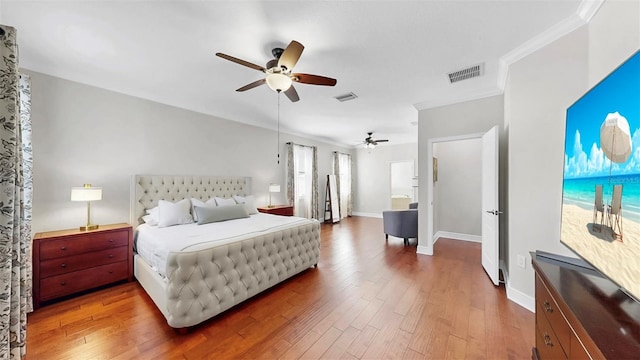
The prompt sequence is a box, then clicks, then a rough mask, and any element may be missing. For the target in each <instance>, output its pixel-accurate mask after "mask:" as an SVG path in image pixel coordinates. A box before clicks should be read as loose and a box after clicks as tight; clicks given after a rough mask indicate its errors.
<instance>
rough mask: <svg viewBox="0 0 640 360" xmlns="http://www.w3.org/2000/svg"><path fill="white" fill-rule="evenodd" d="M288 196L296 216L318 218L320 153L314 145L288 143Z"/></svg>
mask: <svg viewBox="0 0 640 360" xmlns="http://www.w3.org/2000/svg"><path fill="white" fill-rule="evenodd" d="M287 146H288V148H287V154H288V159H287V198H288V201H289V204H292V205H293V209H294V210H293V211H294V215H295V216H300V217H305V218H311V219H317V218H318V155H317V149H316V148H315V147H313V146H304V145H298V144H293V143H288V144H287Z"/></svg>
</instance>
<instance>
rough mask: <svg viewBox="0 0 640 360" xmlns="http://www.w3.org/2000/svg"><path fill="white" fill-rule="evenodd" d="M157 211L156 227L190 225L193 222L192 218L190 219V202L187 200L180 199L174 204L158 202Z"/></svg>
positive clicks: (163, 201)
mask: <svg viewBox="0 0 640 360" xmlns="http://www.w3.org/2000/svg"><path fill="white" fill-rule="evenodd" d="M158 209H159V213H160V219H159V220H158V227H167V226H172V225H183V224H191V223H192V222H193V218H192V217H191V201H189V199H182V200H180V201H178V202H177V203H175V204H174V203H172V202H169V201H165V200H160V201H158Z"/></svg>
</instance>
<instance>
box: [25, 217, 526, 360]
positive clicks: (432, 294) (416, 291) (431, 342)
mask: <svg viewBox="0 0 640 360" xmlns="http://www.w3.org/2000/svg"><path fill="white" fill-rule="evenodd" d="M415 251H416V248H415V240H412V242H411V245H410V246H404V245H403V240H402V239H398V238H393V237H390V238H389V241H388V243H387V242H385V239H384V234H383V233H382V220H381V219H374V218H364V217H353V218H349V219H345V220H343V221H341V222H340V223H338V224H334V225H323V226H322V249H321V255H320V263H319V265H318V268H317V269H310V270H308V271H305V272H304V273H302V274H300V275H298V276H295V277H294V278H292V279H290V280H289V281H286V282H285V283H284V284H281V285H279V286H276V287H275V288H274V289H272V290H270V291H268V292H266V293H263V294H260V295H258V296H257V297H254V298H252V299H249V300H248V301H246V302H245V303H243V304H241V305H239V306H237V307H235V308H233V309H231V310H229V311H227V312H225V313H223V314H221V315H219V316H217V317H216V318H214V319H212V320H210V321H207V322H206V323H204V324H201V325H199V326H196V327H195V328H193V329H192V330H191V331H190V332H189V333H188V334H186V335H181V334H178V333H176V332H175V331H174V330H173V329H171V328H170V327H169V326H168V325H167V324H166V321H165V319H164V317H163V316H162V314H161V313H160V312H159V311H158V309H157V308H156V307H155V305H154V304H153V302H152V301H151V299H150V298H149V297H148V296H147V295H146V293H145V292H144V290H143V289H142V288H141V287H140V285H139V284H138V283H137V282H133V283H127V284H122V285H117V286H115V287H111V288H108V289H104V290H101V291H98V292H94V293H90V294H87V295H84V296H81V297H77V298H73V299H70V300H66V301H64V302H60V303H57V304H53V305H49V306H45V307H43V308H41V309H39V310H37V311H36V312H34V313H32V314H30V315H29V318H28V322H27V358H28V359H226V358H241V359H276V358H281V359H297V358H303V359H316V358H323V359H365V358H366V359H370V358H374V359H380V358H398V359H400V358H403V359H405V358H406V359H422V358H428V359H525V358H530V354H531V346H532V345H533V344H534V315H533V314H532V313H530V312H529V311H528V310H525V309H524V308H522V307H520V306H519V305H516V304H515V303H512V302H510V301H508V300H507V299H506V294H505V290H504V287H503V286H501V287H494V286H493V284H492V283H491V281H490V280H489V278H488V277H487V275H486V274H485V273H484V270H483V269H482V266H481V264H480V244H478V243H471V242H465V241H457V240H448V239H440V240H439V241H438V242H436V244H435V247H434V251H435V254H436V255H435V256H433V257H431V256H425V255H417V254H416V252H415Z"/></svg>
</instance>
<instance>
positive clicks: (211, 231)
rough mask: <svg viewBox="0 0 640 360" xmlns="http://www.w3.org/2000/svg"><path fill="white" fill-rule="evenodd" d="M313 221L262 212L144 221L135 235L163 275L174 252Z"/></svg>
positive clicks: (138, 249)
mask: <svg viewBox="0 0 640 360" xmlns="http://www.w3.org/2000/svg"><path fill="white" fill-rule="evenodd" d="M308 222H310V220H308V219H305V218H300V217H285V216H278V215H271V214H263V213H258V214H254V215H251V216H250V217H248V218H243V219H235V220H230V221H221V222H215V223H209V224H204V225H198V224H196V223H193V224H187V225H177V226H170V227H163V228H159V227H157V226H150V225H148V224H142V225H140V226H138V228H137V229H136V232H135V235H134V239H135V240H134V247H135V248H134V249H135V251H136V252H137V253H138V254H139V255H140V256H141V257H142V258H144V259H145V261H146V262H147V263H148V264H149V266H150V267H151V268H152V269H153V270H154V271H156V272H158V274H159V275H160V276H162V277H164V276H165V275H166V273H167V259H168V256H169V254H170V253H171V252H195V251H199V250H203V249H208V248H213V247H217V246H223V245H227V244H230V243H232V242H236V241H241V240H244V239H248V238H250V237H255V236H258V235H262V234H267V233H269V232H274V231H279V230H284V229H288V228H293V227H296V226H299V225H302V224H305V223H308Z"/></svg>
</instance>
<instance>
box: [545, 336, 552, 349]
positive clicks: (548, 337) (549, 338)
mask: <svg viewBox="0 0 640 360" xmlns="http://www.w3.org/2000/svg"><path fill="white" fill-rule="evenodd" d="M544 344H545V345H547V346H548V347H553V342H551V336H549V334H547V333H544Z"/></svg>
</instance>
